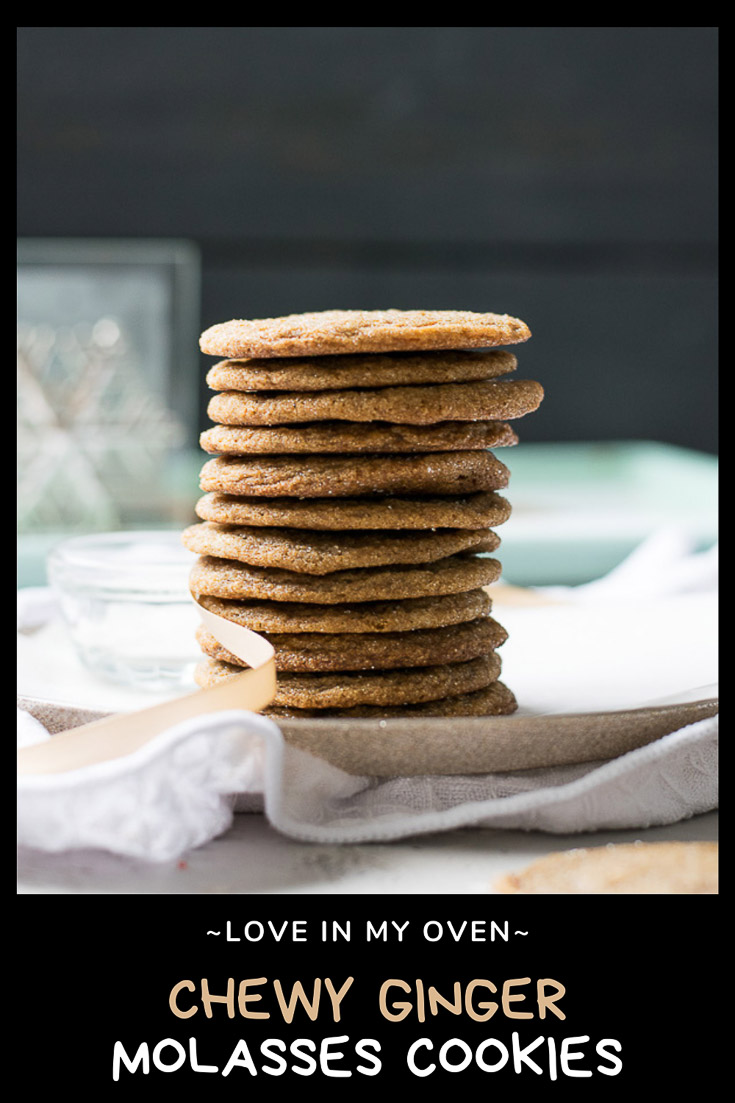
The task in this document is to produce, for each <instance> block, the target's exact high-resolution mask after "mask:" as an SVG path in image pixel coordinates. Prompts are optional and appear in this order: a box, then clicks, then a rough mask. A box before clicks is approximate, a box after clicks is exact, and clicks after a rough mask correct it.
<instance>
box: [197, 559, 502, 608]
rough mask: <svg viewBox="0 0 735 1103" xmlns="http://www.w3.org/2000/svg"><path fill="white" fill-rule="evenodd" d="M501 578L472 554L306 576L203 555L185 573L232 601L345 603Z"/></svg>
mask: <svg viewBox="0 0 735 1103" xmlns="http://www.w3.org/2000/svg"><path fill="white" fill-rule="evenodd" d="M499 577H500V563H499V562H498V560H497V559H489V558H486V557H484V556H483V557H480V556H476V555H471V554H466V555H450V556H449V557H448V558H447V559H440V560H438V561H437V562H436V563H424V564H421V565H419V566H414V565H399V566H389V567H363V568H358V569H356V570H350V571H334V572H333V573H332V574H327V575H305V574H298V573H297V572H296V571H286V570H281V569H279V568H276V567H251V566H248V565H246V564H245V563H235V562H233V561H232V560H229V559H215V558H212V557H211V556H204V557H203V558H202V559H199V560H197V562H196V563H195V564H194V566H193V567H192V570H191V574H190V576H189V584H190V586H191V589H192V591H193V592H194V593H195V594H208V595H210V596H211V597H223V598H234V599H238V600H239V599H250V598H256V599H268V600H270V601H289V602H293V601H298V602H306V603H311V602H314V603H315V604H317V605H344V604H347V603H350V604H351V603H353V602H362V601H402V600H403V599H404V598H415V597H432V596H434V595H439V594H461V593H463V592H464V591H465V590H475V589H477V588H478V587H479V586H489V585H490V584H491V583H492V582H497V580H498V578H499Z"/></svg>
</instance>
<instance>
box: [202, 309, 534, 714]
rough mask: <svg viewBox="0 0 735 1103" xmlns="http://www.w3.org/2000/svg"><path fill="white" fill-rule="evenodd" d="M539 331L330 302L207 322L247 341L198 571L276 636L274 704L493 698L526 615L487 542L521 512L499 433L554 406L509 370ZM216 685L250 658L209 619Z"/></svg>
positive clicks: (224, 372) (327, 707)
mask: <svg viewBox="0 0 735 1103" xmlns="http://www.w3.org/2000/svg"><path fill="white" fill-rule="evenodd" d="M529 337H530V331H529V329H528V327H527V326H526V325H525V324H524V323H523V322H521V321H519V320H518V319H517V318H511V317H509V316H508V315H499V314H476V313H470V312H466V311H453V310H449V311H432V310H409V311H403V310H373V311H360V310H328V311H323V312H320V313H316V314H294V315H289V316H288V317H283V318H269V319H260V320H255V321H231V322H225V323H223V324H221V325H216V326H212V327H211V328H210V329H208V330H206V332H205V333H203V334H202V337H201V339H200V346H201V348H202V351H203V352H206V353H210V354H213V355H216V356H224V357H226V358H227V359H225V360H222V361H221V362H220V363H217V364H215V365H214V367H213V368H211V369H210V371H209V374H208V376H207V382H208V383H209V386H210V387H211V388H212V389H213V390H215V391H217V392H218V393H217V394H216V396H215V397H214V398H212V400H211V402H210V404H209V410H208V413H209V417H210V418H211V420H212V421H214V422H215V423H216V425H215V427H214V428H212V429H208V430H207V431H206V432H204V433H203V434H202V437H201V443H202V447H203V448H204V449H205V450H206V451H207V452H210V453H213V454H215V455H216V458H214V459H211V460H209V462H207V463H205V465H204V467H203V469H202V474H201V487H202V490H204V491H206V492H207V493H206V494H205V496H204V497H203V498H202V499H201V500H200V501H199V502H198V503H197V507H196V509H197V514H198V515H199V517H201V518H202V522H203V523H201V524H197V525H192V526H191V527H190V528H188V529H187V530H186V531H185V532H184V534H183V540H184V543H185V544H186V546H187V547H188V548H190V549H191V550H192V551H195V552H197V553H198V554H199V555H200V556H201V558H200V559H199V561H198V562H197V564H196V565H195V567H194V570H193V572H192V576H191V587H192V590H193V591H194V592H195V593H196V594H197V596H198V598H199V600H200V601H201V603H202V604H203V605H204V606H205V607H206V608H209V609H211V610H212V611H213V612H215V613H218V614H220V615H221V616H224V617H226V618H227V619H229V620H233V621H236V622H237V623H239V624H242V625H244V626H245V627H247V628H251V629H253V630H255V631H257V632H261V633H262V634H264V635H265V636H267V638H268V639H269V640H270V641H271V643H272V644H273V646H274V648H275V651H276V666H277V669H278V691H277V695H276V698H275V700H274V703H273V705H272V706H270V707H269V709H268V710H266V711H267V712H268V713H269V714H270V715H273V716H291V717H298V716H336V715H339V716H395V715H400V716H410V715H429V716H431V715H434V716H451V715H492V714H501V713H508V712H512V711H513V710H514V709H515V708H516V701H515V698H514V696H513V694H512V692H511V691H510V690H509V689H508V688H507V687H506V686H505V685H503V683H502V682H501V681H499V674H500V660H499V658H498V656H497V648H498V647H499V646H500V645H501V644H502V643H503V642H504V640H505V639H506V632H505V630H504V629H503V628H502V626H501V625H499V624H498V623H497V621H495V620H494V619H493V618H492V617H491V616H490V606H491V603H490V598H489V597H488V595H487V593H486V591H485V589H484V587H485V586H487V585H488V584H489V583H492V582H494V581H495V580H496V579H497V578H498V577H499V575H500V563H499V562H498V560H497V559H494V558H488V557H487V556H486V555H483V554H481V553H486V552H492V551H494V550H495V549H496V548H497V547H498V545H499V543H500V540H499V538H498V536H497V535H496V534H495V532H494V531H493V528H494V527H495V526H497V525H500V524H502V523H503V522H504V521H506V520H507V518H508V516H509V515H510V506H509V504H508V502H507V501H506V499H505V498H503V497H501V495H500V494H498V493H497V491H498V490H499V489H502V488H503V487H505V486H506V485H507V482H508V475H509V473H508V469H507V468H506V467H505V465H504V464H502V463H501V462H500V461H499V460H498V459H497V458H496V457H495V456H494V455H493V453H492V451H490V449H491V448H495V447H501V446H504V445H510V444H515V443H517V437H516V435H515V433H514V432H513V430H512V428H511V427H510V425H509V424H508V422H509V421H510V420H512V419H514V418H518V417H522V416H523V415H524V414H527V413H530V412H531V411H532V410H535V409H536V408H537V407H538V405H539V403H540V402H541V400H542V398H543V389H542V388H541V386H540V385H539V384H538V383H535V382H532V381H528V380H508V379H506V378H499V377H501V376H502V377H504V376H507V375H508V374H509V373H510V372H513V371H514V370H515V368H516V358H515V356H514V355H513V354H512V353H510V352H508V351H506V350H505V349H502V348H499V347H498V346H501V345H510V344H516V343H518V342H521V341H526V340H527V339H528V338H529ZM198 640H199V644H200V646H201V648H202V650H203V651H204V653H205V654H206V655H207V656H208V658H207V659H206V660H205V661H204V662H203V663H201V664H200V665H199V666H198V668H197V672H196V679H197V682H198V683H199V685H210V684H212V683H214V682H216V681H218V680H220V679H221V678H225V677H229V676H230V675H231V674H233V673H236V672H237V671H238V670H239V669H240V664H239V661H238V659H237V658H236V657H235V656H234V655H232V654H230V653H229V652H227V651H226V650H225V649H224V648H223V647H222V646H221V645H220V644H219V643H218V642H217V640H215V639H214V637H213V636H211V635H210V634H209V633H208V632H207V631H206V630H205V629H204V628H201V629H200V630H199V632H198Z"/></svg>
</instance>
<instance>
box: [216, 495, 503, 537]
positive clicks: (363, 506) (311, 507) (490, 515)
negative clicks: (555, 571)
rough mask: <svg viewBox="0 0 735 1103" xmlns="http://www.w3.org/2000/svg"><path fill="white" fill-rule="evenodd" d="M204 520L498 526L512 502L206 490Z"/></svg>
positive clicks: (322, 525)
mask: <svg viewBox="0 0 735 1103" xmlns="http://www.w3.org/2000/svg"><path fill="white" fill-rule="evenodd" d="M196 512H197V515H198V516H199V517H201V518H202V520H204V521H218V522H219V523H220V524H222V525H272V526H281V525H288V526H291V527H293V528H305V529H334V530H344V529H350V530H351V529H434V528H467V529H480V528H494V527H495V526H497V525H502V524H503V522H504V521H507V520H508V518H509V517H510V514H511V507H510V502H509V501H508V500H507V498H503V496H502V495H500V494H495V493H493V492H492V491H489V492H480V493H478V494H467V495H465V496H463V497H432V496H430V495H426V496H425V497H420V498H394V497H384V496H381V497H373V498H368V497H366V498H322V499H320V498H243V497H238V496H236V495H232V494H217V493H210V494H205V495H204V497H203V498H200V499H199V501H198V502H197V504H196Z"/></svg>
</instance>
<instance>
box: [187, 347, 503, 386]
mask: <svg viewBox="0 0 735 1103" xmlns="http://www.w3.org/2000/svg"><path fill="white" fill-rule="evenodd" d="M517 366H518V361H517V360H516V358H515V356H514V355H513V353H512V352H507V351H506V350H505V349H484V350H483V351H482V352H457V351H452V352H424V353H421V352H419V353H414V352H398V353H394V354H393V355H392V356H391V355H389V356H380V355H377V354H375V353H373V354H371V355H368V356H313V357H309V358H307V359H296V358H291V359H286V360H222V361H221V362H220V363H219V364H215V365H214V366H213V367H212V368H210V369H209V372H208V373H207V383H208V385H209V386H210V388H211V389H212V390H213V391H328V390H334V389H340V388H344V387H390V386H395V385H397V384H398V385H400V384H401V383H466V382H468V381H469V380H471V379H493V378H495V376H498V375H506V374H507V373H508V372H512V371H515V370H516V367H517Z"/></svg>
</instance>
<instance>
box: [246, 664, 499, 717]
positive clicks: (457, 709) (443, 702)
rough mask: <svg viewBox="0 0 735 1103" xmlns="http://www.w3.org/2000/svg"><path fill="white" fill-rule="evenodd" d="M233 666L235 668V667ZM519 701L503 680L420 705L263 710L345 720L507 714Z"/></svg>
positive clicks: (272, 713)
mask: <svg viewBox="0 0 735 1103" xmlns="http://www.w3.org/2000/svg"><path fill="white" fill-rule="evenodd" d="M233 669H234V668H233ZM517 708H518V702H517V701H516V699H515V696H514V694H513V693H512V691H511V690H509V689H508V687H507V686H506V685H505V684H504V683H503V682H499V681H498V682H491V683H490V685H489V686H486V687H485V688H484V689H478V690H475V691H474V693H462V694H459V695H458V696H456V697H441V698H439V700H437V701H425V702H424V703H423V704H419V705H393V706H390V705H387V706H385V705H384V706H383V707H382V708H381V707H380V706H375V705H362V706H360V705H358V706H356V707H355V708H351V709H295V708H283V707H281V708H278V707H276V706H274V705H269V706H268V708H267V709H265V710H264V711H265V712H266V713H267V714H268V715H269V716H272V717H274V718H275V719H284V720H316V719H318V720H327V719H330V718H332V717H335V718H343V719H354V720H362V719H378V720H380V719H383V718H390V717H392V718H394V719H399V720H400V719H410V718H411V717H413V716H416V717H429V716H507V715H508V714H509V713H512V712H515V711H516V709H517Z"/></svg>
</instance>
